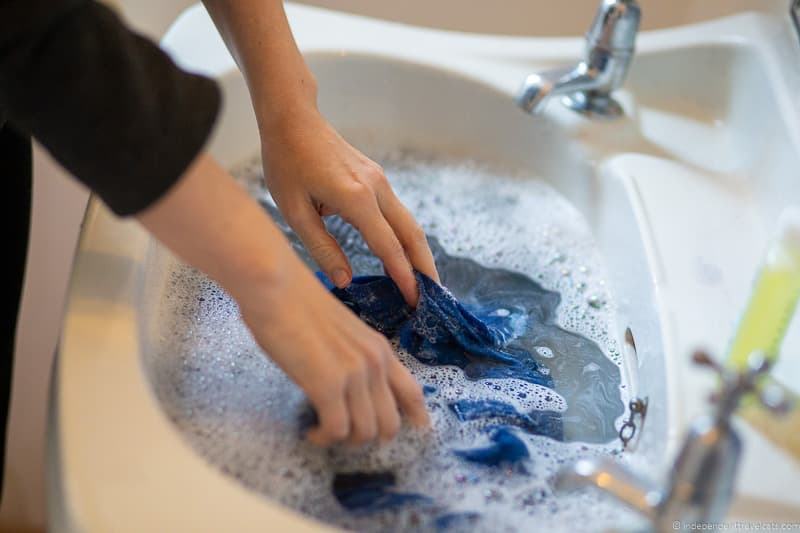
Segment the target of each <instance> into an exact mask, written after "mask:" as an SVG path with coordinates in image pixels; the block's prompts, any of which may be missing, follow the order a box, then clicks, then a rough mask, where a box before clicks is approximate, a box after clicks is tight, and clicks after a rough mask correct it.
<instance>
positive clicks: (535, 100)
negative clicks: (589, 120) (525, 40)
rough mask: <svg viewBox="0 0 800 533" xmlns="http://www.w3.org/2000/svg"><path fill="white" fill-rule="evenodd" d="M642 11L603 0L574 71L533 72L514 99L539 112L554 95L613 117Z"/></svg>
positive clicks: (631, 0)
mask: <svg viewBox="0 0 800 533" xmlns="http://www.w3.org/2000/svg"><path fill="white" fill-rule="evenodd" d="M640 19H641V10H640V9H639V5H638V4H637V3H636V1H635V0H603V2H602V4H601V5H600V9H598V11H597V14H596V15H595V18H594V22H593V23H592V26H591V27H590V28H589V31H588V32H587V33H586V53H585V58H584V59H583V61H581V62H580V63H578V64H577V65H576V66H574V67H569V68H561V69H556V70H550V71H547V72H542V73H534V74H531V75H530V76H528V77H527V78H526V79H525V82H524V83H523V85H522V88H520V90H519V93H518V94H517V97H516V102H517V104H518V105H519V106H520V107H521V108H522V109H524V110H525V111H527V112H528V113H540V112H541V111H543V110H544V108H545V106H546V105H547V102H548V101H549V100H550V99H551V98H553V97H555V96H563V98H562V100H561V101H562V102H563V103H564V105H566V106H567V107H569V108H570V109H573V110H575V111H578V112H579V113H584V114H587V115H591V116H600V117H608V118H614V117H618V116H620V115H622V114H623V111H622V106H620V105H619V103H617V101H616V100H614V99H613V98H612V97H611V93H612V92H613V91H614V90H616V89H618V88H619V87H620V86H621V85H622V83H623V82H624V81H625V76H626V75H627V73H628V66H629V65H630V62H631V59H632V58H633V52H634V45H635V43H636V34H637V32H638V31H639V20H640Z"/></svg>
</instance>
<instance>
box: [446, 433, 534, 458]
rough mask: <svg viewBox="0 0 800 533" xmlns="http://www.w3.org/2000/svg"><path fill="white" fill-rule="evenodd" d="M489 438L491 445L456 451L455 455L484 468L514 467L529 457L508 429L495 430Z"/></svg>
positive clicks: (518, 439)
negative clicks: (484, 466)
mask: <svg viewBox="0 0 800 533" xmlns="http://www.w3.org/2000/svg"><path fill="white" fill-rule="evenodd" d="M490 438H491V440H492V444H491V445H489V446H487V447H485V448H475V449H471V450H456V451H455V454H456V455H457V456H459V457H461V458H462V459H465V460H467V461H470V462H472V463H480V464H482V465H486V466H500V465H515V464H518V463H520V462H522V461H523V460H525V459H528V458H529V457H530V454H529V453H528V447H527V446H525V443H524V442H522V440H520V438H519V437H517V436H516V435H514V434H513V433H512V432H511V431H510V430H509V429H508V428H505V427H501V428H498V429H496V430H495V431H494V432H493V433H492V435H491V437H490Z"/></svg>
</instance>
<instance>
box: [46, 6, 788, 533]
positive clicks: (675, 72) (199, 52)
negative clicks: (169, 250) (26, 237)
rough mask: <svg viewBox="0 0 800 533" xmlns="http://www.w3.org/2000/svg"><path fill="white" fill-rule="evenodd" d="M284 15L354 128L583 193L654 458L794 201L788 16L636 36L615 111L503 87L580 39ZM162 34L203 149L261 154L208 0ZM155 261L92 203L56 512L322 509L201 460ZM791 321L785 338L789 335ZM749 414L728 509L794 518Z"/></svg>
mask: <svg viewBox="0 0 800 533" xmlns="http://www.w3.org/2000/svg"><path fill="white" fill-rule="evenodd" d="M290 18H291V20H292V24H293V27H294V30H295V33H296V35H297V38H298V41H299V43H300V45H301V48H303V51H304V53H305V54H306V55H307V58H308V61H309V63H310V65H311V67H312V68H313V70H314V72H315V74H316V76H317V78H318V81H319V85H320V105H321V108H322V110H323V112H324V113H325V114H326V115H327V116H328V118H329V119H330V120H331V121H332V122H333V123H334V124H335V125H336V126H337V128H339V129H340V130H341V131H342V132H343V133H344V135H345V136H346V137H348V138H349V139H350V140H351V141H352V142H354V143H355V144H356V145H369V144H370V143H372V142H375V141H379V142H380V144H381V145H384V146H395V147H397V148H412V149H420V150H422V151H424V152H428V153H430V152H433V153H437V154H442V155H447V156H456V157H458V156H463V157H466V158H469V159H476V160H481V161H487V162H490V163H492V164H497V165H501V166H503V167H508V168H512V169H515V170H518V171H521V172H524V173H529V174H530V175H535V176H539V177H542V178H544V179H545V180H547V181H548V182H549V183H550V184H551V185H552V186H553V187H555V188H556V189H557V190H558V191H559V192H560V193H561V194H562V195H563V196H565V197H566V198H567V199H568V200H569V201H570V202H571V203H572V204H573V205H574V206H575V207H576V208H577V209H578V210H579V211H580V212H581V213H582V215H583V216H584V218H585V219H586V220H587V221H588V222H589V224H590V225H591V226H592V228H593V231H594V234H595V238H596V241H597V243H598V245H599V247H600V249H601V252H602V254H603V256H604V259H605V262H606V268H607V270H608V272H609V279H608V283H609V285H610V289H611V292H612V293H613V296H614V299H615V301H616V302H617V304H618V316H617V322H618V326H619V331H618V332H617V334H618V335H619V337H620V339H621V338H622V332H623V331H624V329H625V327H630V328H631V329H632V331H633V332H634V335H635V338H636V344H637V347H638V357H637V358H636V359H630V360H629V361H628V363H629V367H630V369H631V372H632V373H633V374H634V375H635V377H634V379H635V380H636V381H637V382H638V394H639V395H640V396H648V397H649V400H650V408H649V413H648V418H647V421H646V425H645V427H644V430H643V433H642V441H641V443H640V444H639V446H638V447H637V448H636V451H635V452H632V453H631V454H630V458H629V459H628V460H629V461H630V462H631V463H633V464H635V465H636V466H637V467H638V468H646V469H649V471H648V473H649V474H650V475H652V476H656V477H658V476H660V475H662V474H663V473H664V469H665V468H666V466H667V465H668V462H669V461H670V460H671V458H672V456H673V455H674V453H675V450H676V446H677V445H678V444H679V443H680V440H681V437H682V435H683V432H684V431H685V429H686V424H687V423H688V421H689V420H690V419H691V417H692V416H694V415H696V414H698V413H700V412H704V411H706V409H707V405H706V397H707V395H708V393H709V391H710V390H711V388H712V387H713V385H714V380H713V379H712V377H711V376H707V375H704V374H703V373H702V372H700V371H697V370H695V369H693V368H691V367H690V366H689V364H688V357H689V354H690V352H691V350H692V349H693V348H695V347H697V346H705V347H707V348H709V349H710V350H712V351H713V352H714V353H717V354H721V353H723V351H724V348H725V345H726V342H727V340H728V339H729V338H730V336H731V334H732V332H733V327H734V325H735V321H736V318H737V316H738V314H739V311H740V309H741V308H742V306H743V304H744V301H745V299H746V296H747V293H748V289H749V286H750V281H751V279H752V276H753V273H754V270H755V268H756V266H757V264H758V262H759V260H760V257H761V253H762V251H763V249H764V247H765V243H766V240H765V239H766V235H768V233H769V231H770V230H771V229H772V226H773V224H774V222H775V220H776V218H777V215H778V212H779V211H780V209H781V208H782V207H783V206H785V205H789V204H791V203H793V202H794V203H797V202H800V181H798V179H797V177H796V175H795V173H794V169H796V168H798V167H799V166H800V161H799V160H798V159H800V136H799V135H798V131H800V129H799V128H798V126H799V125H800V120H798V118H800V112H799V111H800V110H799V109H798V107H797V104H795V102H794V101H793V100H792V99H791V98H790V97H789V95H790V92H789V90H788V88H790V87H798V86H800V85H798V79H797V76H798V75H797V69H796V68H794V65H797V64H800V50H798V44H797V42H796V41H795V37H794V35H793V33H792V29H791V27H790V25H789V22H788V19H786V20H784V19H782V18H774V17H771V16H767V15H755V14H748V15H741V16H736V17H732V18H728V19H723V20H719V21H712V22H708V23H703V24H699V25H696V26H690V27H685V28H679V29H673V30H664V31H658V32H654V33H646V34H644V35H642V36H641V37H640V40H639V50H638V54H637V57H636V60H635V62H634V64H633V67H632V71H631V73H630V76H629V79H628V82H627V84H626V89H625V90H624V91H622V92H621V94H620V97H621V100H622V101H623V104H624V107H625V109H626V118H624V119H622V120H619V121H616V122H596V121H591V120H587V119H585V118H583V117H581V116H578V115H576V114H573V113H572V112H571V111H568V110H566V109H565V108H563V107H562V106H560V104H558V103H557V102H552V103H551V105H550V107H549V108H548V110H547V112H546V113H545V114H544V115H542V116H538V117H531V116H528V115H526V114H524V113H522V112H521V111H520V110H518V109H517V108H516V107H515V106H514V104H513V102H512V98H511V97H512V95H513V93H514V91H515V90H516V88H517V86H518V84H519V83H520V81H521V80H522V78H523V77H524V76H525V75H526V74H528V73H529V72H531V71H533V70H535V69H541V68H546V67H548V66H553V65H559V64H568V63H570V62H572V61H574V60H575V59H576V58H577V57H578V56H579V54H580V51H581V48H582V42H581V40H580V39H577V38H575V39H532V38H507V37H490V36H479V35H471V36H469V35H461V34H453V33H446V32H436V31H432V30H421V29H415V28H410V27H404V26H396V25H392V24H388V23H385V22H377V21H372V20H369V19H361V18H358V17H350V16H344V15H334V14H331V13H328V12H325V11H321V10H316V9H313V8H297V7H293V8H291V9H290ZM166 46H167V47H168V48H171V49H172V50H173V51H174V52H175V54H176V55H177V56H178V57H179V59H180V61H181V62H183V63H184V64H186V65H188V66H190V67H192V68H195V69H198V70H202V71H204V72H207V73H209V74H212V75H214V76H216V77H218V78H219V79H220V81H221V82H222V85H223V88H224V93H225V102H226V103H225V109H224V113H223V116H222V119H221V123H220V127H219V128H218V132H217V133H216V134H215V138H214V140H213V142H212V145H211V150H212V152H213V153H214V154H215V155H216V156H217V157H218V158H219V159H220V160H221V161H222V162H223V163H224V164H226V165H234V164H236V163H239V162H241V161H243V160H245V159H247V158H249V157H251V156H253V155H254V154H255V153H257V151H258V137H257V131H256V127H255V121H254V119H253V117H252V112H251V109H250V104H249V97H248V95H247V92H246V88H245V85H244V83H243V81H242V79H241V77H240V75H239V74H238V72H237V71H236V70H235V66H234V64H233V62H232V61H231V59H230V57H229V56H228V54H227V52H226V51H225V50H224V46H223V45H222V43H221V42H220V40H219V38H218V37H216V36H215V33H214V30H213V28H212V26H211V24H210V21H208V19H207V17H206V16H205V14H204V13H203V12H201V11H197V10H194V11H191V12H189V13H188V14H187V15H185V16H184V17H183V18H182V19H181V20H179V22H178V23H177V25H176V27H175V28H174V29H173V30H172V31H171V32H170V34H168V36H167V38H166ZM790 65H791V66H792V68H791V69H790V68H789V66H790ZM167 259H168V256H167V254H166V252H165V251H164V250H163V249H161V248H160V247H159V246H158V245H157V244H156V243H155V242H153V241H152V240H151V239H149V238H148V236H147V235H146V234H145V233H144V232H143V231H142V230H141V229H140V228H139V227H137V226H136V225H135V224H133V223H131V222H121V221H118V220H116V219H114V218H113V217H112V216H111V215H110V214H109V212H108V211H107V210H106V209H105V208H104V207H103V206H102V205H100V204H99V203H97V202H96V201H95V202H93V204H92V207H91V208H90V211H89V214H88V215H87V219H86V223H85V226H84V232H83V236H82V239H81V245H80V250H79V255H78V259H77V263H76V267H75V273H74V277H73V283H72V288H71V292H70V299H69V307H68V314H67V320H66V323H65V326H64V334H63V339H62V344H61V351H60V354H59V363H58V374H57V376H56V378H55V382H54V397H53V398H54V408H53V412H52V424H51V448H50V452H51V454H50V464H49V468H50V471H51V481H52V483H51V489H52V492H53V497H52V498H51V503H52V507H53V508H52V512H53V516H54V522H55V523H56V524H58V525H59V526H60V527H61V529H63V530H76V531H155V530H169V531H219V530H236V531H249V530H253V531H256V530H263V527H264V525H265V524H269V525H270V526H272V527H273V528H275V529H279V528H289V527H291V528H293V530H294V529H297V530H302V529H318V528H322V527H323V526H322V525H321V524H318V523H316V522H313V521H310V520H309V519H307V518H304V517H301V516H299V515H297V514H296V513H294V512H292V511H289V510H286V509H283V508H280V507H279V506H277V505H275V504H273V503H271V502H269V501H267V500H265V499H262V498H260V497H258V496H257V495H255V494H253V493H250V492H248V491H247V490H245V489H244V488H243V487H241V486H239V485H238V484H237V483H236V482H235V481H233V480H232V479H230V478H227V477H226V476H224V475H223V474H222V473H220V472H218V471H216V470H215V469H213V468H212V467H211V466H209V465H208V464H206V463H205V462H204V461H203V460H202V459H201V458H200V457H199V456H197V455H195V453H194V451H193V450H192V449H191V448H190V447H189V446H188V444H186V443H185V442H184V441H183V440H182V439H181V437H180V436H179V434H178V433H177V432H176V431H175V429H174V428H173V427H172V426H171V425H170V423H169V422H168V420H167V419H166V417H165V415H164V414H163V413H162V411H161V409H160V407H159V405H158V402H157V400H156V398H155V396H154V395H153V393H152V391H151V389H150V385H149V383H148V379H147V377H146V373H145V371H144V369H143V368H142V362H141V361H142V358H141V353H142V351H143V350H146V349H147V346H148V344H149V342H150V340H149V337H148V335H150V334H152V330H151V329H150V328H149V327H148V324H149V322H148V316H150V315H149V314H148V313H149V311H150V309H149V307H148V306H149V305H150V303H149V302H151V301H152V298H151V295H152V293H153V292H154V291H156V292H157V291H158V290H160V288H161V286H160V285H159V283H160V280H162V278H161V277H160V276H161V268H162V266H163V264H164V263H165V261H167ZM797 330H798V324H795V325H794V327H793V329H792V332H791V334H790V339H789V345H788V346H787V350H786V351H787V353H792V351H794V352H797V351H800V350H798V348H799V347H800V343H798V340H799V339H798V338H799V337H800V332H798V331H797ZM785 359H786V361H785V362H783V361H782V363H781V365H780V366H779V367H778V368H777V369H776V370H775V372H776V374H777V376H778V378H779V379H781V381H783V382H784V383H785V384H787V385H792V384H794V386H795V387H796V386H797V384H799V383H800V370H798V367H797V366H796V365H797V363H796V362H793V361H792V360H790V359H789V358H788V357H787V358H785ZM793 364H794V365H795V366H792V365H793ZM742 431H743V433H744V437H745V459H744V464H743V467H742V471H741V475H740V478H739V484H738V487H737V502H736V505H735V507H734V513H735V514H734V515H732V516H736V517H745V518H776V519H777V518H782V519H786V520H789V519H794V520H800V496H798V495H799V494H800V464H799V463H798V460H797V459H796V458H791V457H790V456H788V455H786V454H784V453H783V452H781V451H780V450H779V449H778V448H776V447H774V446H773V445H771V444H770V443H769V442H767V441H766V440H765V439H763V438H762V437H761V436H760V435H758V434H757V433H755V432H754V431H753V430H751V429H749V428H747V427H743V428H742ZM132 443H136V444H135V445H132ZM139 443H141V444H139ZM149 443H153V444H152V445H148V444H149ZM777 487H780V489H778V488H777ZM621 525H623V526H624V524H621Z"/></svg>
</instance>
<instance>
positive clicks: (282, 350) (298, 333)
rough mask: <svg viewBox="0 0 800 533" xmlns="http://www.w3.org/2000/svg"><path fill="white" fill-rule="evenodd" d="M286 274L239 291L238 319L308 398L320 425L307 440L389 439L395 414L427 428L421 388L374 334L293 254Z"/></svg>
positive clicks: (361, 441) (397, 421)
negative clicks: (243, 322)
mask: <svg viewBox="0 0 800 533" xmlns="http://www.w3.org/2000/svg"><path fill="white" fill-rule="evenodd" d="M289 255H291V259H290V263H291V264H289V265H286V266H284V267H283V268H282V269H281V272H282V273H283V274H278V278H276V279H271V280H270V282H269V283H268V284H264V286H263V289H259V287H258V286H254V285H253V284H249V283H248V284H246V286H245V285H243V286H242V287H241V289H242V290H241V291H238V290H236V289H234V290H235V291H236V293H238V294H239V296H238V298H237V301H238V302H239V305H240V308H241V312H242V317H243V318H244V321H245V322H246V323H247V325H248V327H249V328H250V330H251V331H252V332H253V335H254V336H255V338H256V340H257V341H258V343H259V344H260V345H261V346H262V347H264V349H265V350H266V351H267V353H268V354H269V356H270V357H271V358H272V359H273V360H274V361H275V362H276V363H277V364H278V366H280V367H281V369H283V371H284V372H286V374H287V375H288V376H289V377H290V378H291V379H292V380H293V381H294V382H295V383H297V384H298V385H299V386H300V387H301V388H302V389H303V390H304V391H305V392H306V394H307V395H308V397H309V399H310V400H311V403H312V405H313V406H314V408H315V409H316V411H317V415H318V417H319V425H318V426H317V427H316V428H313V429H312V430H310V431H309V432H308V434H307V437H308V439H309V440H310V441H312V442H313V443H315V444H318V445H321V446H327V445H330V444H333V443H336V442H340V441H347V442H349V443H350V444H355V445H358V444H364V443H366V442H369V441H372V440H374V439H376V438H380V440H381V441H388V440H390V439H392V438H393V437H394V436H395V434H396V433H397V431H398V429H399V427H400V416H399V414H398V409H399V410H401V411H402V412H403V413H405V414H406V416H407V417H408V418H409V420H410V421H411V423H412V424H413V425H415V426H419V427H424V426H427V425H428V424H429V419H428V413H427V411H426V410H425V401H424V398H423V394H422V391H421V388H420V386H419V384H418V383H417V382H416V380H415V379H414V378H413V377H412V376H411V374H410V373H409V371H408V370H407V369H406V367H405V366H403V364H402V363H400V361H399V360H398V359H397V357H396V356H395V354H394V352H393V350H392V348H391V345H390V344H389V343H388V341H387V340H386V339H385V338H384V337H383V336H382V335H381V334H380V333H378V332H377V331H375V330H373V329H372V328H370V327H369V326H367V325H366V324H364V323H363V322H361V320H359V319H358V318H357V317H356V316H355V315H354V314H353V313H352V312H351V311H350V310H348V309H347V308H346V307H345V306H344V305H342V304H341V303H340V302H339V301H338V300H336V298H334V297H333V296H332V295H331V294H330V293H329V292H328V291H327V290H325V288H324V286H323V285H322V284H321V283H320V282H319V280H317V279H316V278H315V277H314V276H313V275H312V274H311V273H310V272H309V270H308V269H307V268H306V267H305V265H303V264H302V262H301V261H300V260H299V259H298V258H297V257H296V256H294V254H292V253H291V252H290V254H289Z"/></svg>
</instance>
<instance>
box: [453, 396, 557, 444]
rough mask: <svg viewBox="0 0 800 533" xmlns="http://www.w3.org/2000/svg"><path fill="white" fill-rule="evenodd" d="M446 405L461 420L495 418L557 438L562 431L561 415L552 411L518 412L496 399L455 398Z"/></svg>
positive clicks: (537, 433)
mask: <svg viewBox="0 0 800 533" xmlns="http://www.w3.org/2000/svg"><path fill="white" fill-rule="evenodd" d="M448 405H449V407H450V409H451V410H452V411H453V412H454V413H455V414H456V416H457V417H458V419H459V420H461V421H462V422H466V421H468V420H479V419H497V421H498V422H502V423H504V424H509V425H512V426H516V427H518V428H520V429H523V430H525V431H527V432H528V433H533V434H535V435H544V436H547V437H550V438H553V439H557V440H560V439H561V438H562V435H563V432H564V427H563V424H562V417H563V415H562V414H561V413H557V412H553V411H531V412H529V413H520V412H519V411H517V409H516V408H515V407H514V406H513V405H510V404H507V403H505V402H501V401H498V400H457V401H455V402H451V403H450V404H448Z"/></svg>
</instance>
